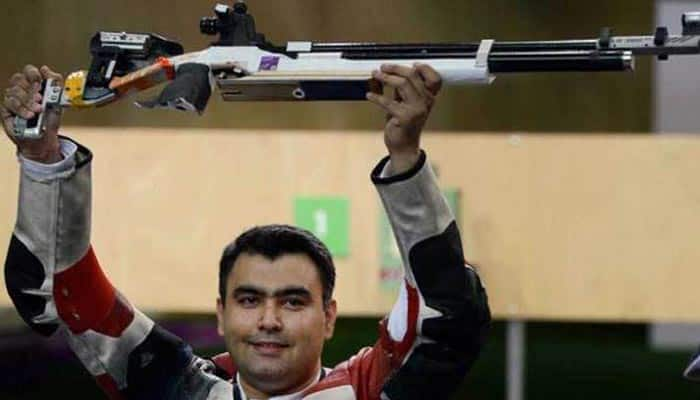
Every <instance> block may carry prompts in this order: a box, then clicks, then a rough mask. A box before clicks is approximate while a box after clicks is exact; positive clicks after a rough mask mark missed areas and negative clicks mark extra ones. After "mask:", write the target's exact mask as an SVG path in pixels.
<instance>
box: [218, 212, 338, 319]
mask: <svg viewBox="0 0 700 400" xmlns="http://www.w3.org/2000/svg"><path fill="white" fill-rule="evenodd" d="M241 253H246V254H251V255H253V254H258V255H261V256H264V257H266V258H268V259H270V260H273V261H274V260H275V259H276V258H278V257H280V256H282V255H285V254H292V253H302V254H306V255H307V256H309V258H311V260H312V261H313V262H314V264H315V265H316V269H317V271H318V275H319V276H320V278H321V286H322V287H323V305H324V306H327V305H328V303H329V302H330V300H331V298H332V297H333V287H334V286H335V266H334V265H333V258H332V257H331V253H330V252H329V251H328V248H327V247H326V246H325V245H324V244H323V242H321V241H320V240H319V239H318V238H317V237H316V236H314V234H313V233H311V232H309V231H307V230H305V229H301V228H297V227H294V226H291V225H263V226H256V227H254V228H251V229H248V230H247V231H245V232H243V233H242V234H241V235H240V236H238V238H236V240H234V241H233V242H231V243H230V244H229V245H228V246H226V247H225V248H224V252H223V254H222V255H221V261H219V296H221V302H222V303H223V304H224V305H225V304H226V282H227V280H228V276H229V274H230V273H231V270H232V269H233V264H235V262H236V259H237V258H238V256H239V255H240V254H241Z"/></svg>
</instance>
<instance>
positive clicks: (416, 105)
mask: <svg viewBox="0 0 700 400" xmlns="http://www.w3.org/2000/svg"><path fill="white" fill-rule="evenodd" d="M372 77H373V78H374V79H376V80H377V81H379V82H381V83H382V84H383V85H384V86H388V87H390V88H393V89H394V98H393V99H390V98H387V97H384V96H382V95H380V94H376V93H367V100H369V101H371V102H372V103H374V104H377V105H378V106H380V107H382V108H383V109H384V110H385V111H386V113H387V123H386V126H385V128H384V143H385V144H386V147H387V149H388V150H389V156H390V157H391V167H392V170H393V171H392V172H393V173H394V174H400V173H402V172H405V171H408V170H409V169H411V167H413V166H414V165H415V164H416V162H417V161H418V158H419V157H420V136H421V132H422V131H423V126H424V125H425V122H426V121H427V120H428V115H430V110H431V109H432V108H433V104H434V103H435V96H436V95H437V94H438V92H439V91H440V88H441V87H442V80H441V78H440V75H439V74H438V73H437V72H436V71H435V70H434V69H433V68H432V67H431V66H429V65H426V64H415V65H414V66H413V67H408V66H403V65H394V64H385V65H382V67H381V69H380V70H379V71H374V72H373V73H372Z"/></svg>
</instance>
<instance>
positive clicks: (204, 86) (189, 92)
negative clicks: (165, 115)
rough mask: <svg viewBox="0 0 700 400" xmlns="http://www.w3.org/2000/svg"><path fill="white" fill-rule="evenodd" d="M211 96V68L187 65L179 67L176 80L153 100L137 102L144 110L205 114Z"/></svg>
mask: <svg viewBox="0 0 700 400" xmlns="http://www.w3.org/2000/svg"><path fill="white" fill-rule="evenodd" d="M210 96H211V85H210V83H209V67H208V66H207V65H204V64H198V63H186V64H182V65H181V66H180V67H178V69H177V71H176V75H175V80H173V81H172V82H171V83H169V84H168V86H166V87H165V89H163V91H162V92H161V93H160V95H159V96H158V97H157V98H155V99H152V100H146V101H140V102H136V105H137V106H139V107H143V108H168V109H174V110H181V111H196V112H197V113H199V114H202V113H203V112H204V109H205V108H206V107H207V103H208V102H209V97H210Z"/></svg>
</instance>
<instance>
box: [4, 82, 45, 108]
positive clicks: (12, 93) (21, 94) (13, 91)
mask: <svg viewBox="0 0 700 400" xmlns="http://www.w3.org/2000/svg"><path fill="white" fill-rule="evenodd" d="M5 97H15V98H17V99H18V100H19V101H20V102H21V103H22V104H23V105H24V106H25V107H26V108H27V109H29V110H32V111H34V112H40V111H41V103H40V101H41V95H39V94H38V93H34V94H29V93H28V92H27V91H26V90H24V89H23V88H21V87H19V86H13V87H11V88H9V89H7V90H5Z"/></svg>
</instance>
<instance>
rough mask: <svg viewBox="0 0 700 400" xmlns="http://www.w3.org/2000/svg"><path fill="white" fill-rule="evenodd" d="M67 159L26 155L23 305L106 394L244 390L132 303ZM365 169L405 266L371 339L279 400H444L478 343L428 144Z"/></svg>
mask: <svg viewBox="0 0 700 400" xmlns="http://www.w3.org/2000/svg"><path fill="white" fill-rule="evenodd" d="M61 151H62V152H63V154H64V157H65V159H64V160H63V161H62V162H60V163H58V164H54V165H48V166H47V165H42V164H38V163H34V162H31V161H29V160H23V159H21V157H20V161H21V178H20V191H19V192H20V193H19V208H18V214H17V222H16V226H15V229H14V232H13V236H12V238H11V243H10V246H9V251H8V254H7V259H6V264H5V276H6V284H7V289H8V291H9V294H10V296H11V298H12V301H13V302H14V305H15V307H16V308H17V310H18V312H19V314H20V315H21V316H22V318H23V319H24V320H25V321H26V323H27V324H28V325H29V326H30V327H31V328H32V329H33V330H35V331H36V332H38V333H40V334H43V335H46V336H48V335H52V334H54V333H55V332H57V331H58V332H61V333H63V334H65V336H66V337H67V340H68V342H69V344H70V346H71V348H72V349H73V351H74V352H75V354H76V355H77V356H78V358H79V359H80V361H81V362H82V364H83V365H84V366H85V368H86V369H87V371H88V372H89V373H90V374H91V375H92V376H93V377H94V378H95V380H96V381H97V384H98V385H99V386H100V387H101V388H102V389H103V390H104V392H105V393H106V394H107V396H108V397H109V398H110V399H148V400H153V399H177V400H185V399H188V400H189V399H202V400H204V399H207V400H214V399H217V400H218V399H246V396H245V393H243V391H242V390H241V389H240V387H239V385H237V383H236V379H235V377H236V367H235V360H231V358H230V357H229V356H228V355H227V354H226V355H221V356H218V357H214V358H213V359H204V358H200V357H198V356H197V355H195V354H194V353H193V351H192V349H191V348H190V346H188V345H187V344H186V343H184V342H183V341H182V340H181V339H180V338H178V337H176V336H175V335H173V334H171V333H169V332H167V331H166V330H165V329H163V328H161V327H160V326H159V325H158V324H156V323H154V321H152V320H151V319H150V318H149V317H147V316H146V315H144V314H143V313H142V312H140V311H139V310H138V309H136V308H135V307H134V306H133V305H132V304H130V303H129V301H128V300H127V299H126V298H124V296H122V295H121V294H120V293H119V292H118V291H117V290H116V289H115V288H114V287H113V286H112V284H111V283H110V282H109V280H108V279H107V277H106V276H105V274H104V273H103V272H102V270H101V268H100V265H99V263H98V260H97V258H96V256H95V252H94V251H93V248H92V246H91V242H90V218H91V217H90V214H91V179H90V169H91V161H92V154H91V152H90V151H89V150H88V149H87V148H85V147H83V146H81V145H80V144H78V143H76V142H74V141H72V140H70V139H68V138H61ZM388 163H389V159H388V158H385V159H383V160H381V161H380V162H379V164H378V165H377V166H376V167H375V168H374V170H373V171H372V174H371V178H372V181H373V182H374V184H375V186H376V188H377V190H378V192H379V195H380V197H381V200H382V203H383V204H384V207H385V209H386V211H387V213H388V216H389V219H390V222H391V225H392V228H393V230H394V233H395V236H396V239H397V243H398V245H399V248H400V253H401V257H402V260H403V265H404V282H403V285H402V287H401V290H400V295H399V298H398V300H397V301H396V304H395V306H394V308H393V310H392V311H391V313H390V314H389V315H388V316H387V317H386V318H384V319H383V320H382V321H381V322H380V324H379V335H378V336H379V338H378V340H377V341H376V343H374V345H373V346H371V347H366V348H363V349H361V350H360V351H359V352H358V353H357V354H355V355H354V356H352V357H350V358H349V359H348V360H347V361H345V362H343V363H341V364H340V365H338V366H336V367H334V368H332V369H331V368H326V369H324V370H323V371H322V373H321V375H320V377H319V380H318V382H317V383H315V384H313V385H312V386H310V387H308V388H307V389H305V390H304V391H303V392H300V393H296V394H292V395H290V396H282V397H279V399H285V400H295V399H308V400H312V399H327V400H340V399H343V400H345V399H348V400H349V399H358V400H366V399H391V400H394V399H400V400H407V399H427V398H430V399H444V398H447V397H449V394H450V393H451V392H452V391H453V390H454V389H455V388H456V387H457V386H458V384H459V383H460V382H461V381H462V379H463V377H464V376H465V374H466V373H467V371H468V370H469V369H470V367H471V365H472V363H473V362H474V360H475V359H476V357H477V355H478V353H479V350H480V348H481V347H482V345H483V343H484V340H485V337H486V331H487V328H488V325H489V323H490V313H489V308H488V304H487V299H486V294H485V291H484V289H483V287H482V285H481V283H480V280H479V277H478V276H477V274H476V272H475V271H474V269H473V268H471V267H470V266H469V265H467V264H466V263H465V261H464V257H463V252H462V245H461V239H460V236H459V232H458V230H457V225H456V223H455V220H454V217H453V215H452V213H451V211H450V209H449V208H448V206H447V203H446V202H445V200H444V198H443V196H442V194H441V192H440V190H439V189H438V186H437V184H436V178H435V175H434V173H433V171H432V169H431V168H430V165H429V163H428V162H427V161H426V156H425V153H423V154H422V155H421V158H420V161H419V162H418V163H417V165H415V166H414V167H413V168H412V169H411V170H410V171H408V172H406V173H403V174H400V175H395V176H388V174H387V171H389V170H390V169H389V168H388Z"/></svg>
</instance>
